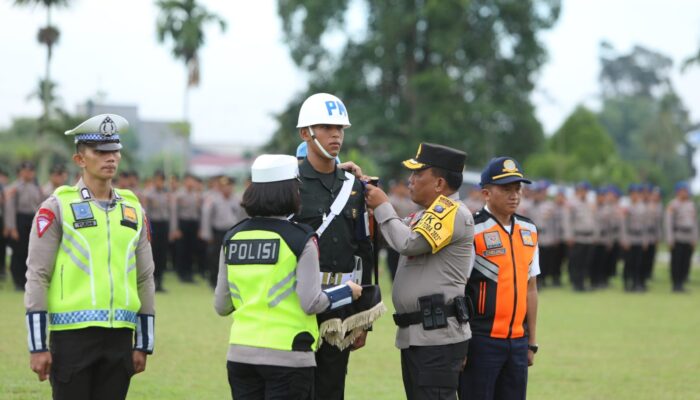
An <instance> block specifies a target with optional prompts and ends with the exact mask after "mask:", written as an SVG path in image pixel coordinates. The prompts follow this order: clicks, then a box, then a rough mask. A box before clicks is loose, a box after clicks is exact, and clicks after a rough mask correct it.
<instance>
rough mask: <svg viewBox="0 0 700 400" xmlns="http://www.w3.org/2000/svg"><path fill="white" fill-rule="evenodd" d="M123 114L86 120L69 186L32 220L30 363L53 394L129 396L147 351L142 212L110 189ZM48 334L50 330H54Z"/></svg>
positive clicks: (147, 260) (148, 293) (149, 296)
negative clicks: (76, 174)
mask: <svg viewBox="0 0 700 400" xmlns="http://www.w3.org/2000/svg"><path fill="white" fill-rule="evenodd" d="M127 127H128V123H127V121H126V120H125V119H124V118H122V117H120V116H118V115H114V114H103V115H98V116H95V117H92V118H90V119H88V120H87V121H85V122H83V123H82V124H80V125H78V127H76V128H75V129H72V130H70V131H67V132H66V135H75V136H74V137H75V143H76V154H74V155H73V161H74V162H75V163H76V164H77V165H78V166H79V167H80V168H81V169H82V171H83V175H82V178H81V179H80V180H79V181H78V183H77V184H76V185H75V186H62V187H60V188H58V189H56V191H55V192H54V194H53V195H51V196H50V197H49V198H48V199H47V200H45V201H44V202H43V203H42V204H41V208H40V209H39V211H38V212H37V214H36V217H35V219H34V222H33V223H32V224H31V234H30V239H29V258H28V259H27V267H28V271H27V286H26V293H25V296H24V303H25V306H26V310H27V313H26V318H27V328H28V332H27V337H28V342H29V350H30V352H31V357H30V367H31V369H32V370H33V371H34V372H35V373H36V374H37V375H38V377H39V380H41V381H44V380H46V379H47V378H50V381H51V387H52V389H53V398H54V399H58V400H60V399H70V400H73V399H94V400H98V399H99V400H117V399H125V398H126V395H127V391H128V389H129V382H130V380H131V376H132V375H133V374H135V373H139V372H142V371H144V370H145V368H146V358H147V354H151V353H152V352H153V344H154V329H153V328H154V314H155V311H154V299H153V258H152V256H151V246H150V244H149V241H148V233H147V232H148V228H147V224H146V221H145V215H144V214H143V210H142V208H141V206H140V204H139V202H138V199H137V198H136V197H135V196H134V195H133V193H131V192H130V191H128V190H120V189H115V188H113V187H112V183H111V182H112V178H113V177H114V175H115V174H116V171H117V167H118V165H119V160H120V159H121V153H120V149H121V148H122V146H121V144H120V137H119V134H120V133H123V132H124V131H125V130H126V128H127ZM48 331H50V332H51V334H50V336H49V334H48Z"/></svg>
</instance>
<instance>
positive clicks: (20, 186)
mask: <svg viewBox="0 0 700 400" xmlns="http://www.w3.org/2000/svg"><path fill="white" fill-rule="evenodd" d="M35 177H36V174H35V172H34V164H33V163H31V162H28V161H25V162H23V163H21V164H20V165H19V168H18V172H17V180H16V181H15V182H14V183H13V184H11V185H10V186H9V187H7V190H6V191H5V195H6V199H5V232H6V235H7V236H8V237H9V239H10V240H11V242H10V243H11V244H10V245H11V246H12V259H11V261H10V271H11V272H12V281H13V282H14V284H15V289H16V290H24V284H25V283H26V282H27V279H26V277H25V273H26V272H27V264H26V261H27V248H28V246H29V232H30V231H31V229H32V219H34V214H35V213H36V211H37V210H38V209H39V205H40V204H41V201H42V200H43V199H44V194H43V193H42V191H41V188H40V187H39V185H38V184H37V183H36V180H35Z"/></svg>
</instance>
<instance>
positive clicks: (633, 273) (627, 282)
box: [622, 244, 645, 291]
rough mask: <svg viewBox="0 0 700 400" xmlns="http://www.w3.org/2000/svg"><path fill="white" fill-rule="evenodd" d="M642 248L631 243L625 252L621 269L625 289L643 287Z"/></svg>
mask: <svg viewBox="0 0 700 400" xmlns="http://www.w3.org/2000/svg"><path fill="white" fill-rule="evenodd" d="M643 256H644V248H643V247H642V245H640V244H635V245H631V246H630V247H629V249H628V250H627V251H626V252H625V267H624V269H623V271H622V278H623V281H624V287H625V290H627V291H630V290H639V289H644V286H645V285H644V272H643V270H642V268H643V264H642V258H643Z"/></svg>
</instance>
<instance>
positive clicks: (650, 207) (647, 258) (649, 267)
mask: <svg viewBox="0 0 700 400" xmlns="http://www.w3.org/2000/svg"><path fill="white" fill-rule="evenodd" d="M645 196H646V202H645V203H646V207H647V217H646V221H647V235H648V238H649V244H648V246H647V249H646V251H645V252H644V262H643V265H644V266H643V269H642V272H643V275H642V276H643V278H644V280H645V281H648V280H650V279H651V278H652V276H653V274H654V263H655V262H656V248H657V246H658V244H659V241H660V240H661V236H662V235H663V222H664V206H663V204H662V203H661V188H659V187H658V186H653V185H649V187H648V188H647V191H646V193H645Z"/></svg>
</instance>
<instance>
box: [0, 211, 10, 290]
mask: <svg viewBox="0 0 700 400" xmlns="http://www.w3.org/2000/svg"><path fill="white" fill-rule="evenodd" d="M0 207H2V206H0ZM4 226H5V219H4V218H3V217H2V216H0V277H2V278H3V279H4V278H5V271H6V270H7V268H6V266H7V245H8V244H9V243H8V240H7V238H6V237H5V236H3V234H2V229H3V227H4Z"/></svg>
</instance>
